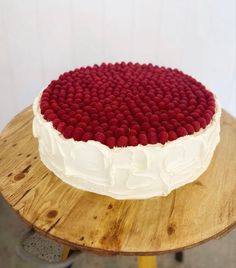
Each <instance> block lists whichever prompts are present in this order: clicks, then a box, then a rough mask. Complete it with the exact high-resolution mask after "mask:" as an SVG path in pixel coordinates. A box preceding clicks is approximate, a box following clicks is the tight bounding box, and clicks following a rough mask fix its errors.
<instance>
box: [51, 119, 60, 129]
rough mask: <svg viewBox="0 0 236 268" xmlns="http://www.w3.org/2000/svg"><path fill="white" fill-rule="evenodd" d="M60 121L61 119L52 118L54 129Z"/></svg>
mask: <svg viewBox="0 0 236 268" xmlns="http://www.w3.org/2000/svg"><path fill="white" fill-rule="evenodd" d="M60 122H61V121H60V120H59V119H58V118H56V119H54V120H53V121H52V124H53V127H54V128H55V129H57V126H58V124H59V123H60Z"/></svg>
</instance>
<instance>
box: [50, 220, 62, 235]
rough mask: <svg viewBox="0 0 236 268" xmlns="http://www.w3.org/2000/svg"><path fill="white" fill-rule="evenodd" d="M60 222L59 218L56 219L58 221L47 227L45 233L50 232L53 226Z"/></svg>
mask: <svg viewBox="0 0 236 268" xmlns="http://www.w3.org/2000/svg"><path fill="white" fill-rule="evenodd" d="M60 220H61V217H60V218H58V220H56V221H55V222H54V223H53V224H52V225H51V226H50V227H49V229H48V230H47V231H46V233H50V232H51V230H52V229H53V228H55V226H56V225H57V224H58V222H59V221H60Z"/></svg>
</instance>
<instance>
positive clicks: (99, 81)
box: [40, 62, 215, 148]
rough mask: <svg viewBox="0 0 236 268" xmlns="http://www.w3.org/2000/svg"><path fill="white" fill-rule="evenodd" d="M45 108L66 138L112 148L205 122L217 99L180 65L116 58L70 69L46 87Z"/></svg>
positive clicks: (161, 138) (161, 139) (159, 139)
mask: <svg viewBox="0 0 236 268" xmlns="http://www.w3.org/2000/svg"><path fill="white" fill-rule="evenodd" d="M40 109H41V113H42V115H43V116H44V118H45V119H46V120H47V121H51V122H52V124H53V127H54V128H55V129H57V130H58V131H59V132H61V133H62V134H63V136H64V137H65V138H66V139H70V138H73V139H74V140H76V141H88V140H95V141H98V142H101V143H103V144H105V145H107V146H109V147H110V148H113V147H115V146H116V147H125V146H137V145H138V144H141V145H147V144H156V143H162V144H165V143H166V142H167V141H173V140H175V139H177V138H178V137H182V136H185V135H191V134H193V133H194V132H198V131H199V130H200V129H201V128H205V127H206V126H207V125H208V124H209V123H210V122H211V120H212V117H213V115H214V113H215V99H214V96H213V94H212V93H211V92H209V91H208V90H207V89H206V88H205V87H204V86H203V85H202V84H201V83H200V82H198V81H196V80H195V79H194V78H192V77H191V76H189V75H186V74H184V73H183V72H181V71H179V70H177V69H170V68H164V67H158V66H153V65H152V64H139V63H135V64H133V63H124V62H122V63H115V64H111V63H109V64H105V63H103V64H101V65H99V66H98V65H94V66H93V67H86V68H84V67H81V68H79V69H75V70H74V71H70V72H66V73H64V74H62V75H60V76H59V78H58V79H57V80H54V81H52V82H51V83H50V84H49V86H48V87H47V88H46V89H45V90H44V91H43V94H42V96H41V101H40Z"/></svg>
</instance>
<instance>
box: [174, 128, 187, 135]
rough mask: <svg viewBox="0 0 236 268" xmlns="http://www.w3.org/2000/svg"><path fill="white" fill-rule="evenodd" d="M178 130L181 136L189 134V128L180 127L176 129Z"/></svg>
mask: <svg viewBox="0 0 236 268" xmlns="http://www.w3.org/2000/svg"><path fill="white" fill-rule="evenodd" d="M176 132H177V134H178V136H179V137H183V136H186V135H188V132H187V130H186V129H185V128H184V127H178V128H177V129H176Z"/></svg>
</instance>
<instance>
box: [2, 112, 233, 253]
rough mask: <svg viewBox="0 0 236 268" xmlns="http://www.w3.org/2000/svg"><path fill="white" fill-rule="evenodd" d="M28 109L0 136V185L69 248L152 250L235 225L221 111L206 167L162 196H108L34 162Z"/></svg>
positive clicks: (229, 132) (228, 144) (229, 149)
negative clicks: (218, 130)
mask: <svg viewBox="0 0 236 268" xmlns="http://www.w3.org/2000/svg"><path fill="white" fill-rule="evenodd" d="M31 122H32V111H31V108H28V109H26V110H24V111H23V112H21V113H20V114H18V115H17V116H16V117H15V118H14V119H13V120H12V121H11V122H10V123H9V124H8V125H7V126H6V128H5V129H4V131H3V133H2V135H1V138H0V191H1V193H2V195H3V197H4V198H5V200H6V201H7V202H8V203H9V204H10V205H11V206H12V207H13V208H14V209H15V210H16V211H17V212H18V213H19V215H20V216H21V217H22V218H23V219H24V220H25V221H26V222H28V223H29V224H31V225H32V226H33V227H34V228H35V229H36V230H38V231H40V232H42V233H44V234H45V235H47V236H49V237H51V238H53V239H56V240H57V241H60V242H62V243H63V244H67V245H68V246H70V247H72V248H79V249H82V250H86V249H87V250H93V251H95V252H97V253H102V254H124V255H154V254H155V255H156V254H160V253H164V252H169V251H176V250H180V249H183V248H187V247H191V246H193V245H197V244H199V243H201V242H203V241H206V240H209V239H211V238H216V237H218V236H220V235H222V234H223V233H224V232H226V231H228V230H230V229H231V228H233V227H234V226H235V224H236V154H235V152H236V121H235V119H234V118H233V117H231V116H230V115H229V114H227V113H226V112H224V113H223V117H222V133H221V142H220V144H219V145H218V147H217V150H216V152H215V155H214V158H213V161H212V163H211V165H210V167H209V168H208V170H207V171H206V172H205V173H204V174H203V175H202V176H201V177H200V178H199V179H198V180H197V181H195V182H194V183H191V184H188V185H186V186H184V187H181V188H179V189H177V190H175V191H173V192H172V193H171V194H170V195H169V196H167V197H156V198H152V199H148V200H134V201H133V200H129V201H126V200H122V201H119V200H114V199H112V198H109V197H106V196H102V195H97V194H93V193H89V192H85V191H81V190H78V189H75V188H73V187H71V186H69V185H67V184H65V183H63V182H62V181H61V180H60V179H58V178H57V177H56V176H55V175H53V174H52V173H51V172H50V171H49V170H47V168H46V167H45V166H44V165H43V164H42V163H41V161H40V160H39V156H38V149H37V141H36V140H35V139H34V138H33V137H32V131H31V127H32V126H31Z"/></svg>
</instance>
